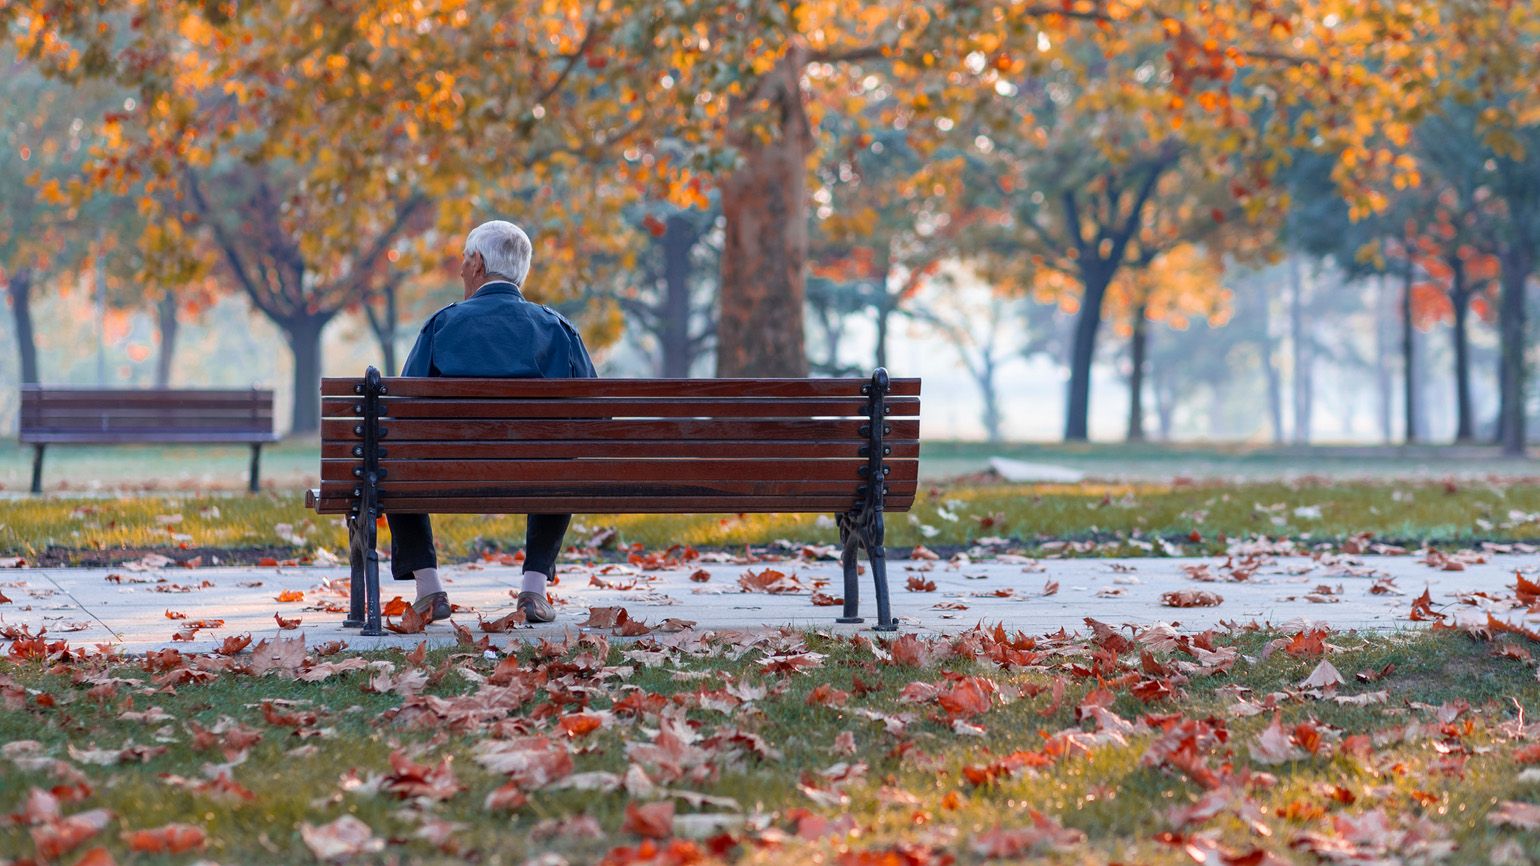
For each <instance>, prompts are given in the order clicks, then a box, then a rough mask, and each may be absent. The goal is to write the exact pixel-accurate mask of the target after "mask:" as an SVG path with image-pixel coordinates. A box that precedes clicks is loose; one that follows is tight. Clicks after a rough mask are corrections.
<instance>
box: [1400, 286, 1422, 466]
mask: <svg viewBox="0 0 1540 866" xmlns="http://www.w3.org/2000/svg"><path fill="white" fill-rule="evenodd" d="M1416 338H1417V331H1416V328H1414V327H1413V325H1412V260H1411V259H1410V258H1408V259H1407V260H1406V266H1405V267H1404V268H1403V269H1402V271H1401V410H1402V423H1403V424H1404V425H1405V430H1404V434H1405V438H1406V442H1407V444H1411V443H1413V442H1416V441H1417V433H1418V429H1417V404H1418V402H1419V401H1418V399H1417V374H1418V370H1417V345H1416Z"/></svg>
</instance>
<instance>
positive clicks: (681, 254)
mask: <svg viewBox="0 0 1540 866" xmlns="http://www.w3.org/2000/svg"><path fill="white" fill-rule="evenodd" d="M695 241H696V233H695V230H694V227H693V225H692V223H691V222H690V220H689V219H687V218H685V217H684V216H682V215H680V214H675V215H673V216H671V217H669V218H668V222H667V223H666V227H665V229H664V232H663V240H662V243H663V328H662V333H661V334H660V335H659V336H660V338H661V339H660V340H659V341H658V342H659V343H661V344H662V349H663V363H662V368H661V370H660V371H659V372H660V374H661V375H662V376H663V377H664V378H666V379H684V378H687V377H688V376H689V375H690V362H691V361H693V360H694V357H693V352H692V351H691V349H692V347H691V344H690V272H691V267H690V252H691V251H692V250H693V249H694V248H695Z"/></svg>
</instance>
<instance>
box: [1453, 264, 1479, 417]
mask: <svg viewBox="0 0 1540 866" xmlns="http://www.w3.org/2000/svg"><path fill="white" fill-rule="evenodd" d="M1449 269H1450V272H1451V275H1452V277H1451V280H1450V286H1449V300H1450V302H1451V303H1452V304H1453V305H1454V330H1453V331H1452V332H1451V336H1452V337H1453V340H1454V403H1455V428H1454V441H1456V442H1471V441H1474V440H1475V438H1476V419H1475V416H1474V410H1473V409H1472V406H1471V393H1470V331H1469V322H1470V287H1469V285H1468V284H1467V282H1466V276H1465V260H1464V259H1461V258H1460V257H1459V256H1458V255H1453V256H1450V257H1449Z"/></svg>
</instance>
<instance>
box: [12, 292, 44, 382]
mask: <svg viewBox="0 0 1540 866" xmlns="http://www.w3.org/2000/svg"><path fill="white" fill-rule="evenodd" d="M32 278H33V274H32V269H31V268H18V269H17V270H16V271H14V272H13V273H12V274H11V279H10V281H9V282H8V283H6V284H5V285H6V294H8V295H9V296H10V299H11V318H12V319H14V320H15V322H16V351H17V353H18V354H19V355H20V356H21V384H23V385H36V384H37V383H38V371H37V329H36V328H35V327H33V324H32Z"/></svg>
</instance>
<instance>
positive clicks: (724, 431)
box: [321, 418, 920, 449]
mask: <svg viewBox="0 0 1540 866" xmlns="http://www.w3.org/2000/svg"><path fill="white" fill-rule="evenodd" d="M358 423H359V422H357V421H351V420H346V419H340V418H332V419H326V420H323V421H322V422H321V435H322V437H323V438H326V439H346V440H350V441H356V440H359V439H361V438H362V437H360V436H358V435H357V434H355V433H354V432H353V429H354V427H355V426H357V424H358ZM865 423H866V421H865V420H864V419H858V418H851V419H845V420H839V419H836V420H816V421H788V420H775V419H768V420H750V419H733V420H698V419H693V418H680V419H668V420H657V421H607V420H602V419H592V420H587V419H584V420H577V421H555V420H552V421H540V420H532V421H531V420H525V421H519V420H506V421H495V420H493V421H437V420H434V421H427V420H414V419H410V418H402V419H399V420H395V419H389V418H387V419H385V420H384V422H383V424H382V426H384V428H385V429H386V431H387V433H386V436H385V438H384V439H382V440H381V443H382V444H383V445H384V446H385V447H386V448H387V449H388V448H389V447H390V445H391V442H392V441H393V440H395V439H468V440H479V441H489V440H497V439H505V440H510V441H518V440H523V439H551V438H555V437H560V438H564V439H569V440H591V439H778V438H797V439H806V438H815V439H834V440H838V439H845V440H854V439H864V438H865V437H863V436H861V433H860V430H861V427H862V425H864V424H865ZM887 423H888V426H889V427H890V428H891V431H890V432H889V434H888V435H889V436H892V437H893V438H895V439H917V438H919V435H920V422H919V421H918V420H917V419H912V418H911V419H905V418H897V419H893V420H891V421H889V422H887Z"/></svg>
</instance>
